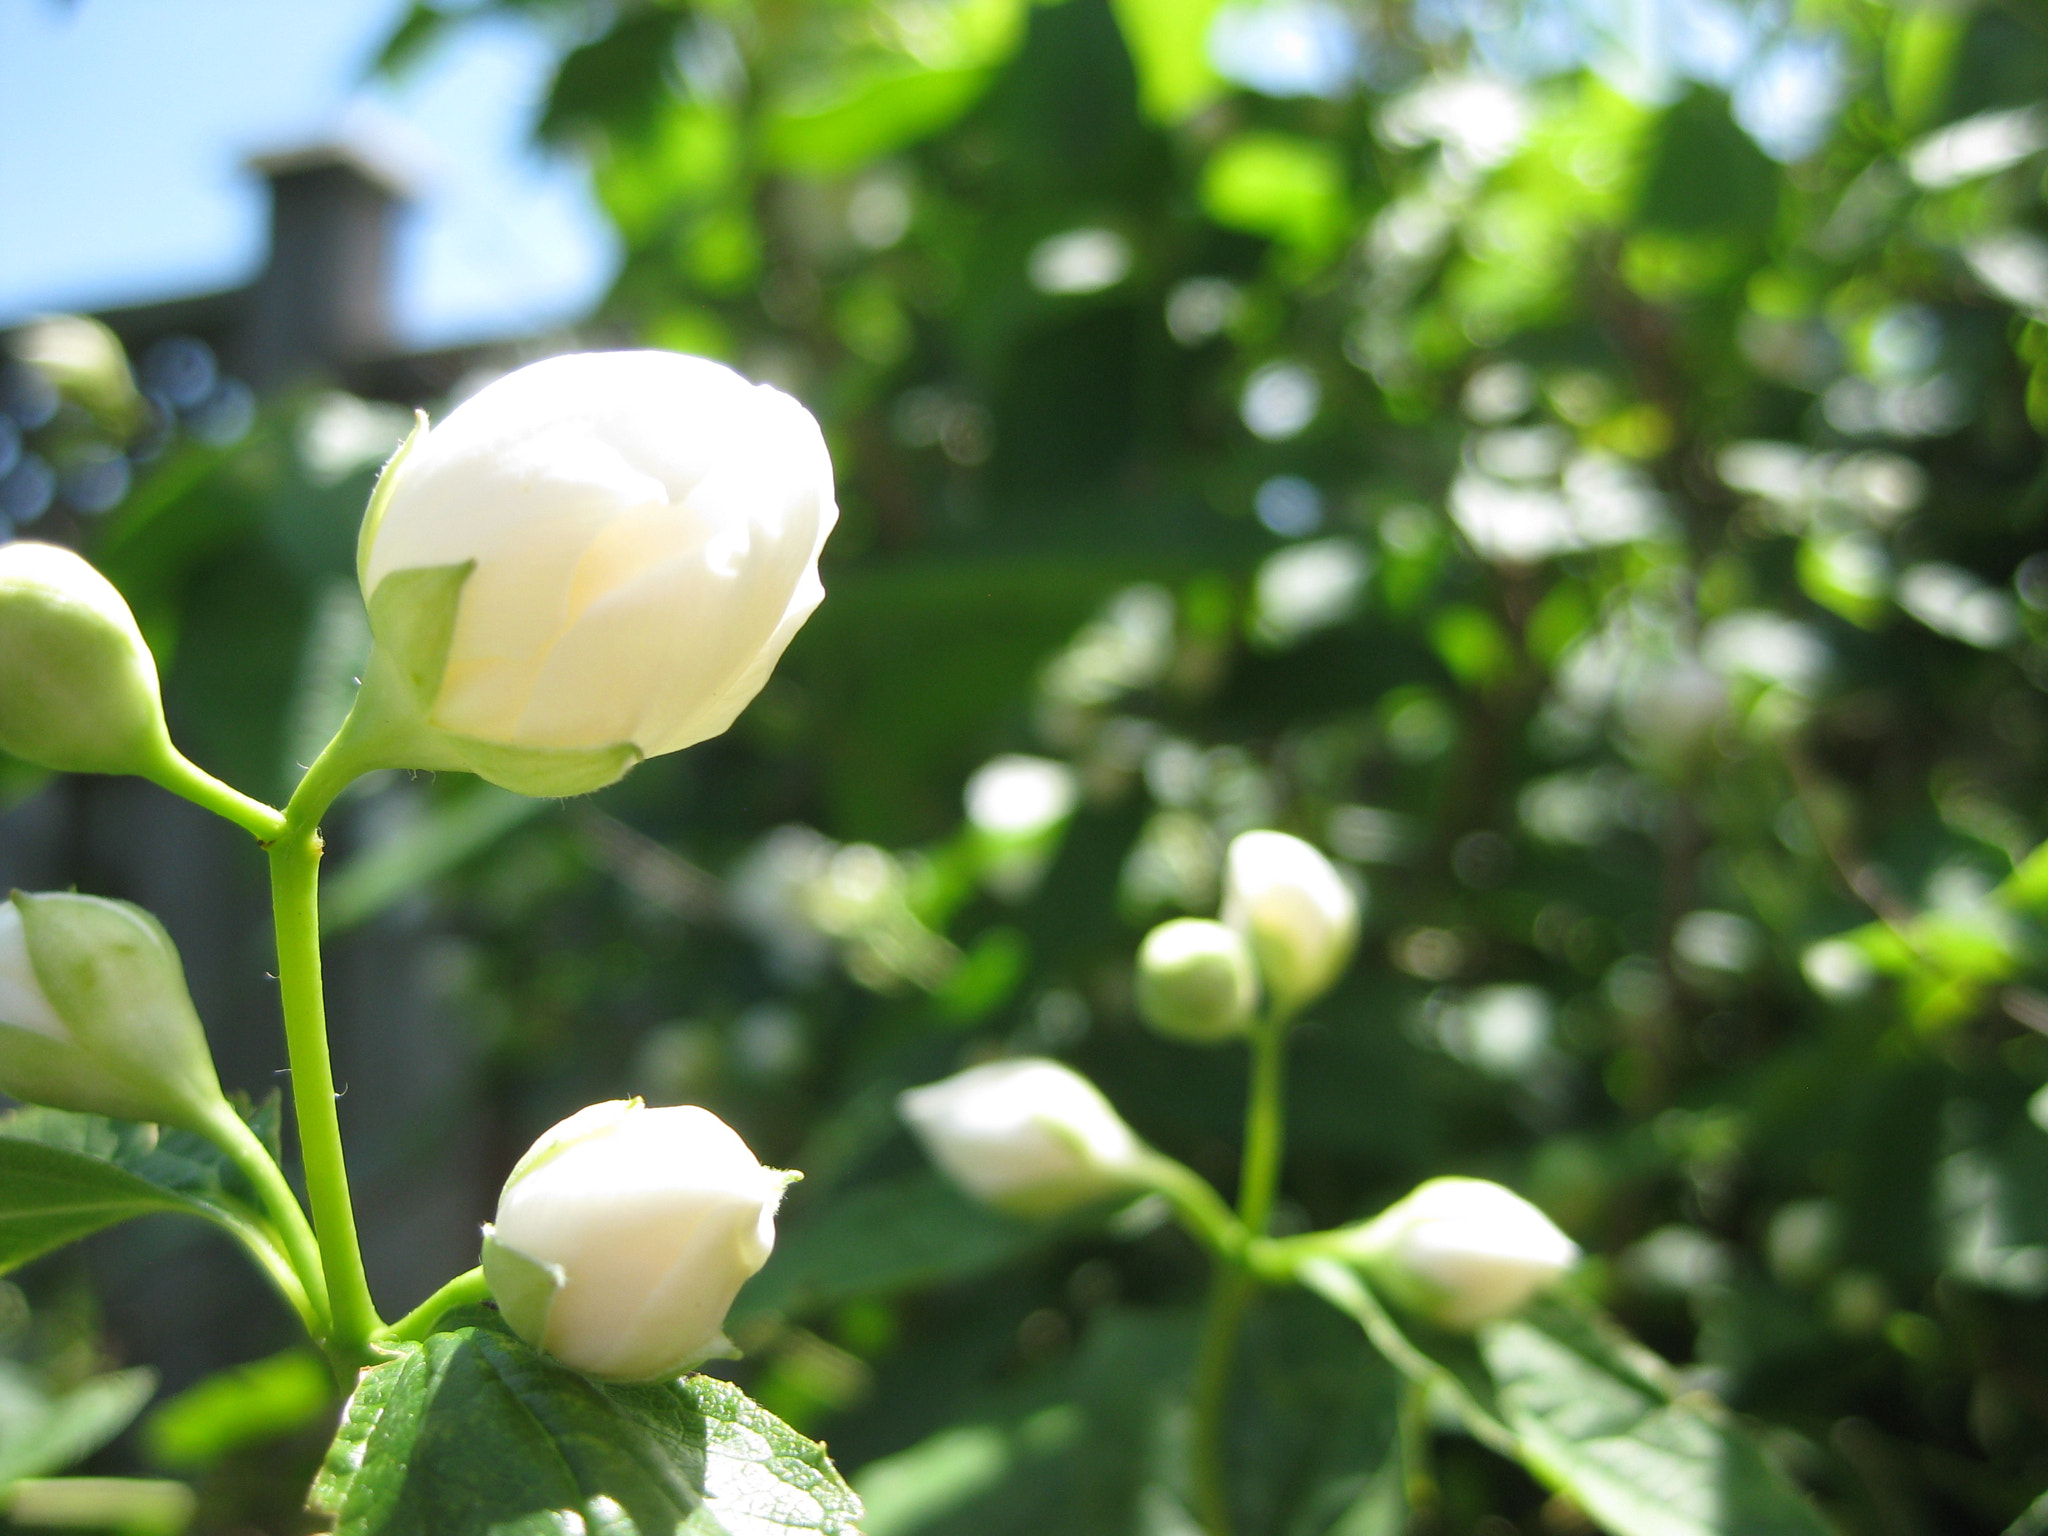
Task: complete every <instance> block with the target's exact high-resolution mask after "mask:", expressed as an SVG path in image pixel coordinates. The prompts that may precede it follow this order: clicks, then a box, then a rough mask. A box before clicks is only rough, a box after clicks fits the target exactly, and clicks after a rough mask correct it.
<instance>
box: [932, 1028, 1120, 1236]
mask: <svg viewBox="0 0 2048 1536" xmlns="http://www.w3.org/2000/svg"><path fill="white" fill-rule="evenodd" d="M896 1105H897V1108H898V1109H899V1110H900V1111H901V1113H902V1115H903V1118H904V1120H905V1121H906V1122H907V1123H908V1124H909V1126H910V1128H911V1130H912V1131H914V1132H916V1134H917V1138H918V1140H919V1141H921V1142H923V1143H924V1148H925V1151H926V1152H928V1153H930V1154H931V1159H932V1161H933V1162H935V1163H937V1164H938V1165H939V1167H940V1168H941V1169H942V1170H943V1171H944V1172H945V1173H946V1175H947V1176H948V1177H949V1178H951V1179H952V1180H953V1181H954V1182H955V1183H956V1184H958V1185H960V1187H961V1188H963V1189H965V1190H966V1191H967V1193H969V1194H970V1195H972V1196H974V1197H975V1198H976V1199H977V1200H981V1201H983V1202H985V1203H986V1204H989V1205H992V1206H995V1207H996V1208H998V1209H999V1210H1005V1211H1009V1212H1011V1213H1012V1214H1014V1215H1018V1216H1056V1215H1060V1214H1062V1213H1063V1212H1066V1211H1070V1210H1074V1209H1076V1208H1078V1207H1080V1206H1083V1205H1087V1204H1089V1203H1091V1202H1093V1201H1096V1200H1101V1199H1104V1198H1106V1197H1108V1196H1110V1195H1113V1194H1117V1193H1120V1192H1123V1191H1127V1190H1131V1189H1135V1188H1138V1187H1141V1186H1142V1185H1143V1184H1144V1183H1145V1180H1144V1178H1143V1173H1142V1170H1143V1169H1144V1166H1145V1164H1146V1162H1147V1160H1148V1158H1149V1157H1150V1156H1151V1154H1150V1153H1148V1151H1147V1150H1146V1147H1145V1144H1144V1143H1143V1142H1141V1141H1140V1140H1138V1136H1137V1133H1136V1132H1135V1131H1133V1130H1132V1129H1131V1128H1130V1127H1129V1126H1128V1125H1126V1124H1124V1122H1123V1119H1122V1117H1121V1116H1119V1115H1118V1114H1117V1112H1116V1110H1115V1109H1114V1108H1112V1107H1111V1105H1110V1102H1109V1100H1107V1099H1105V1098H1104V1097H1103V1096H1102V1093H1101V1090H1099V1089H1098V1088H1097V1087H1096V1086H1095V1085H1094V1084H1093V1083H1091V1082H1089V1081H1088V1079H1087V1078H1085V1077H1083V1076H1082V1075H1081V1074H1080V1073H1078V1072H1076V1071H1074V1069H1073V1068H1071V1067H1067V1066H1063V1065H1061V1064H1060V1063H1059V1062H1057V1061H1050V1060H1047V1059H1046V1058H1044V1057H1040V1056H1025V1057H1019V1058H1017V1059H1016V1060H1013V1061H992V1062H988V1063H987V1064H985V1065H983V1066H979V1067H969V1068H968V1069H967V1070H966V1071H965V1072H960V1073H956V1074H955V1075H953V1076H952V1077H949V1078H945V1079H943V1080H942V1081H940V1082H936V1083H927V1084H925V1086H923V1087H922V1088H912V1089H910V1090H909V1091H907V1092H905V1093H904V1094H902V1095H901V1096H900V1097H898V1099H897V1101H896Z"/></svg>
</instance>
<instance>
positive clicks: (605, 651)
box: [358, 352, 838, 793]
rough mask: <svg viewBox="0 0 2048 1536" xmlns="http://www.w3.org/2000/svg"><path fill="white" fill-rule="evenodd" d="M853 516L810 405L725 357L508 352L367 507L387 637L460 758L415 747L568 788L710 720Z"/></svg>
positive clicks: (710, 728)
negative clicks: (505, 369)
mask: <svg viewBox="0 0 2048 1536" xmlns="http://www.w3.org/2000/svg"><path fill="white" fill-rule="evenodd" d="M837 518H838V508H837V506H836V505H835V504H834V502H833V495H832V464H831V460H830V458H829V457H828V456H827V454H826V451H825V440H824V437H823V436H822V434H821V433H820V432H819V430H818V424H817V422H816V421H814V420H813V419H812V418H811V415H810V413H809V412H808V411H806V410H805V409H804V408H803V407H802V406H801V405H799V404H797V402H796V401H794V400H792V399H791V398H790V397H789V396H787V395H785V394H783V393H781V392H780V391H778V390H775V389H771V388H769V387H767V386H766V385H754V384H749V383H748V382H747V381H746V380H745V379H743V378H741V377H740V376H739V375H738V374H736V373H734V372H733V371H732V370H731V369H729V368H725V367H723V366H721V365H720V364H717V363H713V362H707V361H705V360H704V359H702V358H696V357H683V356H681V355H679V354H676V353H672V352H590V353H579V354H574V355H571V356H566V357H555V358H550V359H548V360H547V361H545V362H539V363H534V364H532V365H530V366H528V367H525V368H521V369H519V370H518V371H517V372H514V373H510V374H507V375H506V376H505V377H504V378H502V379H499V380H497V381H496V382H495V383H493V384H491V385H489V386H487V387H486V388H484V389H483V390H481V391H479V392H478V393H477V394H476V395H475V396H473V397H472V398H471V399H469V400H467V401H465V402H464V403H463V404H462V405H461V406H459V407H457V408H456V410H455V411H454V412H452V413H451V414H450V415H449V417H448V419H447V420H446V421H444V422H442V423H441V424H440V425H439V426H437V427H435V428H433V429H432V430H431V431H425V430H422V431H421V432H417V433H415V434H414V437H413V438H412V439H411V440H410V441H409V443H408V444H407V446H406V447H405V448H403V449H402V450H401V451H400V454H399V456H398V457H396V458H394V460H393V461H392V464H391V465H390V467H389V468H388V469H387V470H386V472H385V476H384V482H383V483H381V484H380V485H379V487H378V493H377V495H376V496H375V497H374V498H373V500H372V503H371V509H370V512H369V514H368V515H367V516H366V517H365V519H364V524H363V533H362V538H361V541H360V544H359V553H358V563H359V566H360V575H361V578H362V585H363V594H364V597H365V599H366V600H367V602H368V603H369V606H370V626H371V630H372V632H373V633H374V634H375V636H376V641H377V648H378V651H379V653H380V656H381V657H382V658H383V661H384V664H385V666H386V667H387V668H388V669H389V671H390V674H391V675H392V676H393V677H395V678H396V679H398V680H399V682H400V684H401V686H402V687H403V689H404V690H405V692H406V693H407V694H408V695H409V702H410V705H411V707H412V709H413V710H414V711H415V712H416V713H417V714H418V716H419V717H420V718H421V719H422V720H423V721H424V723H425V725H426V726H427V727H429V728H431V731H432V732H434V733H438V742H437V745H438V746H439V748H440V749H441V750H440V753H439V757H440V758H443V759H445V760H437V761H435V762H432V763H424V762H423V763H419V764H415V765H414V766H464V767H469V768H472V769H473V770H474V771H476V772H478V773H480V774H482V775H483V776H484V777H485V778H489V779H492V780H494V781H496V782H499V783H502V784H505V785H507V787H510V788H513V789H522V790H527V791H529V792H533V793H552V792H561V790H562V789H563V786H564V785H565V784H567V785H568V786H569V787H570V788H579V787H580V788H588V787H595V784H596V783H604V782H608V781H609V779H611V778H616V777H617V776H618V775H619V774H620V773H622V772H624V771H625V768H626V767H627V766H629V765H630V764H631V763H632V762H633V761H635V760H637V759H638V758H641V757H654V756H657V755H659V754H661V753H664V752H675V751H678V750H680V749H681V748H683V747H687V746H690V745H692V744H693V743H695V742H699V741H703V740H704V739H705V738H707V737H710V736H715V735H717V734H718V733H719V732H721V731H723V730H724V729H725V728H726V727H727V726H729V725H731V724H732V722H733V720H734V718H735V717H737V716H738V714H739V712H740V711H741V710H742V709H743V708H745V707H746V705H747V703H748V701H750V700H751V699H752V698H753V697H754V695H755V694H757V693H759V692H760V690H761V686H762V684H764V683H765V682H766V681H767V680H768V674H769V672H770V671H771V670H772V669H773V667H774V665H775V663H776V661H777V659H778V658H780V656H781V655H782V652H783V649H784V648H785V647H786V646H787V645H788V644H789V642H790V639H791V637H792V636H794V635H795V634H796V632H797V630H798V628H799V627H801V625H802V624H803V622H804V620H805V619H806V618H808V617H809V616H810V614H811V611H812V610H813V609H814V608H816V607H817V606H818V603H819V600H820V599H821V598H823V596H824V592H825V589H824V587H823V586H822V585H821V584H820V582H819V580H818V555H819V552H820V550H821V549H822V548H823V546H824V542H825V536H826V534H828V533H829V532H830V531H831V529H832V526H833V523H834V522H835V521H836V520H837ZM592 780H594V781H595V782H594V783H593V782H591V781H592Z"/></svg>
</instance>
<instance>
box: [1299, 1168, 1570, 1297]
mask: <svg viewBox="0 0 2048 1536" xmlns="http://www.w3.org/2000/svg"><path fill="white" fill-rule="evenodd" d="M1336 1246H1337V1247H1338V1249H1339V1251H1341V1252H1342V1253H1344V1254H1345V1256H1346V1257H1348V1258H1350V1259H1352V1260H1354V1261H1355V1262H1357V1263H1358V1264H1359V1265H1360V1266H1361V1267H1362V1268H1363V1269H1364V1270H1365V1271H1366V1273H1367V1274H1368V1275H1369V1276H1370V1277H1371V1278H1372V1279H1374V1280H1376V1281H1378V1282H1379V1284H1380V1285H1381V1286H1382V1287H1384V1288H1385V1289H1386V1290H1387V1291H1388V1292H1389V1293H1390V1294H1391V1295H1392V1296H1393V1297H1394V1299H1395V1300H1396V1301H1398V1302H1400V1303H1401V1304H1402V1305H1403V1306H1406V1307H1408V1308H1410V1309H1411V1310H1413V1311H1415V1312H1418V1313H1420V1314H1421V1315H1423V1316H1424V1317H1427V1318H1429V1319H1430V1320H1431V1321H1432V1322H1435V1323H1437V1324H1438V1325H1440V1326H1442V1327H1445V1328H1455V1329H1459V1330H1469V1329H1473V1328H1477V1327H1479V1326H1480V1325H1481V1324H1482V1323H1490V1322H1494V1321H1496V1320H1497V1319H1500V1318H1503V1317H1507V1316H1508V1315H1510V1314H1511V1313H1514V1312H1516V1311H1519V1310H1520V1309H1521V1308H1522V1307H1523V1306H1524V1305H1525V1304H1526V1303H1527V1302H1528V1301H1529V1299H1530V1298H1531V1297H1533V1296H1534V1295H1535V1294H1536V1293H1537V1292H1538V1291H1540V1290H1542V1289H1543V1288H1544V1287H1545V1286H1546V1285H1549V1284H1550V1283H1551V1282H1552V1281H1553V1280H1556V1279H1557V1278H1558V1277H1560V1276H1561V1275H1563V1274H1564V1273H1565V1272H1566V1271H1567V1270H1569V1269H1570V1268H1571V1267H1572V1266H1573V1265H1574V1264H1576V1263H1577V1262H1578V1259H1579V1248H1578V1244H1576V1243H1574V1242H1573V1241H1572V1240H1571V1239H1570V1238H1568V1237H1566V1236H1565V1235H1564V1233H1562V1232H1560V1231H1559V1230H1558V1229H1557V1226H1556V1224H1555V1223H1554V1222H1552V1221H1551V1219H1550V1218H1549V1217H1548V1216H1546V1215H1544V1214H1543V1213H1542V1212H1541V1211H1539V1210H1538V1209H1536V1207H1535V1206H1533V1205H1531V1204H1530V1203H1529V1202H1528V1201H1527V1200H1524V1199H1523V1198H1522V1197H1521V1196H1520V1195H1518V1194H1516V1193H1515V1192H1514V1191H1513V1190H1511V1189H1505V1188H1503V1187H1502V1186H1501V1185H1499V1184H1494V1183H1491V1182H1489V1181H1487V1180H1485V1179H1458V1178H1447V1179H1430V1180H1429V1181H1427V1182H1426V1183H1423V1184H1420V1185H1418V1186H1416V1188H1415V1189H1414V1190H1413V1191H1412V1192H1411V1193H1409V1194H1408V1196H1407V1197H1406V1198H1404V1199H1402V1200H1400V1201H1399V1202H1397V1203H1396V1204H1394V1205H1392V1206H1390V1207H1388V1209H1386V1210H1385V1211H1382V1212H1381V1213H1380V1214H1379V1215H1378V1216H1376V1217H1374V1218H1373V1219H1372V1220H1371V1221H1369V1222H1366V1223H1364V1224H1363V1225H1362V1226H1358V1227H1354V1228H1351V1229H1350V1230H1349V1231H1347V1232H1345V1233H1343V1234H1341V1235H1340V1237H1339V1241H1338V1243H1337V1245H1336Z"/></svg>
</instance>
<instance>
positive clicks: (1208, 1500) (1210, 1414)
mask: <svg viewBox="0 0 2048 1536" xmlns="http://www.w3.org/2000/svg"><path fill="white" fill-rule="evenodd" d="M1251 1295H1252V1278H1251V1276H1250V1275H1248V1274H1246V1273H1245V1272H1244V1271H1243V1270H1242V1269H1239V1268H1238V1267H1237V1266H1236V1265H1235V1264H1227V1263H1221V1262H1219V1263H1217V1265H1216V1266H1215V1270H1214V1272H1213V1273H1212V1274H1211V1275H1210V1277H1209V1301H1208V1304H1207V1306H1206V1307H1205V1308H1204V1309H1203V1312H1202V1342H1201V1346H1200V1348H1199V1350H1198V1352H1197V1353H1196V1355H1195V1403H1194V1415H1195V1417H1194V1429H1193V1439H1192V1441H1191V1446H1190V1456H1191V1460H1192V1463H1193V1467H1192V1470H1193V1476H1194V1495H1195V1513H1196V1515H1197V1517H1198V1518H1199V1519H1200V1520H1201V1522H1202V1529H1203V1530H1205V1531H1206V1532H1208V1536H1230V1531H1231V1525H1232V1520H1231V1514H1230V1474H1229V1471H1228V1459H1227V1457H1226V1456H1225V1454H1224V1441H1225V1437H1226V1429H1227V1425H1228V1420H1229V1409H1230V1379H1231V1377H1232V1376H1233V1375H1234V1374H1235V1366H1236V1364H1237V1331H1238V1328H1239V1327H1240V1326H1241V1325H1242V1324H1243V1322H1244V1309H1245V1305H1246V1303H1247V1302H1249V1301H1250V1300H1251Z"/></svg>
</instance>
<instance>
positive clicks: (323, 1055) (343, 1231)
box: [270, 725, 383, 1366]
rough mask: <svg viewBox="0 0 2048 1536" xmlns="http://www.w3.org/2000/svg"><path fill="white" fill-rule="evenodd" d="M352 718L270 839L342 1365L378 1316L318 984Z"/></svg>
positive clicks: (311, 1188) (334, 1344) (366, 1340)
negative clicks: (329, 861)
mask: <svg viewBox="0 0 2048 1536" xmlns="http://www.w3.org/2000/svg"><path fill="white" fill-rule="evenodd" d="M348 734H349V732H348V727H347V726H346V725H344V726H343V727H342V731H341V734H340V735H338V736H336V737H335V739H334V740H333V741H332V742H330V743H328V746H327V750H326V751H324V752H322V753H321V754H320V756H319V758H318V759H316V760H315V761H314V763H313V766H312V767H311V768H309V769H307V770H306V776H305V778H303V779H302V780H300V781H299V787H298V789H297V790H296V791H295V792H294V793H293V795H292V798H291V804H289V805H288V806H286V807H285V831H284V833H283V835H281V836H280V837H278V838H277V839H276V840H275V841H273V842H272V843H271V845H270V891H271V906H272V908H273V910H274V913H275V917H276V923H277V980H278V988H279V992H280V994H281V997H282V1001H283V1004H284V1031H285V1043H286V1045H287V1047H288V1048H289V1050H290V1052H291V1064H292V1107H293V1108H294V1110H295V1111H296V1112H297V1115H298V1122H299V1155H300V1156H301V1158H303V1160H304V1162H305V1166H306V1194H307V1197H308V1200H309V1203H310V1204H311V1205H312V1208H313V1230H314V1233H315V1234H316V1235H317V1237H318V1240H319V1245H320V1257H321V1261H322V1267H323V1269H324V1270H325V1272H326V1276H327V1294H328V1300H329V1306H330V1312H331V1319H332V1321H331V1327H330V1330H329V1333H328V1337H327V1339H326V1341H325V1342H326V1345H327V1352H328V1354H329V1355H330V1356H331V1357H332V1358H333V1359H334V1361H335V1362H336V1364H337V1365H338V1366H361V1365H364V1364H367V1363H368V1362H369V1360H370V1359H371V1358H372V1352H371V1350H370V1336H371V1335H372V1334H374V1333H375V1332H376V1331H377V1330H378V1329H379V1328H381V1327H382V1326H383V1323H382V1320H381V1319H380V1318H379V1317H378V1316H377V1309H376V1306H375V1305H374V1304H373V1303H372V1301H371V1299H370V1286H369V1280H368V1278H367V1277H366V1276H365V1275H364V1273H363V1255H362V1249H361V1247H360V1245H359V1244H358V1241H357V1238H356V1222H355V1210H354V1207H353V1205H352V1203H351V1202H350V1199H349V1192H348V1168H347V1164H346V1163H345V1161H344V1159H343V1156H342V1147H341V1119H340V1116H339V1115H338V1114H337V1112H336V1109H335V1095H334V1067H333V1064H332V1062H331V1061H330V1060H329V1058H328V1052H327V1006H326V1001H325V999H324V997H323V996H322V993H321V987H320V907H319V888H320V854H321V842H320V831H319V825H318V823H319V820H320V817H321V816H322V814H324V813H325V812H326V810H327V808H328V806H329V805H331V804H332V803H333V802H334V798H335V796H337V795H339V794H340V793H341V791H342V790H343V789H345V788H346V787H347V786H348V784H349V783H350V782H351V781H352V780H353V779H354V778H355V777H356V776H357V773H358V771H359V770H358V768H357V767H356V766H355V763H354V760H353V758H352V754H350V753H349V752H348V751H347V749H346V746H345V742H346V738H347V737H348Z"/></svg>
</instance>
